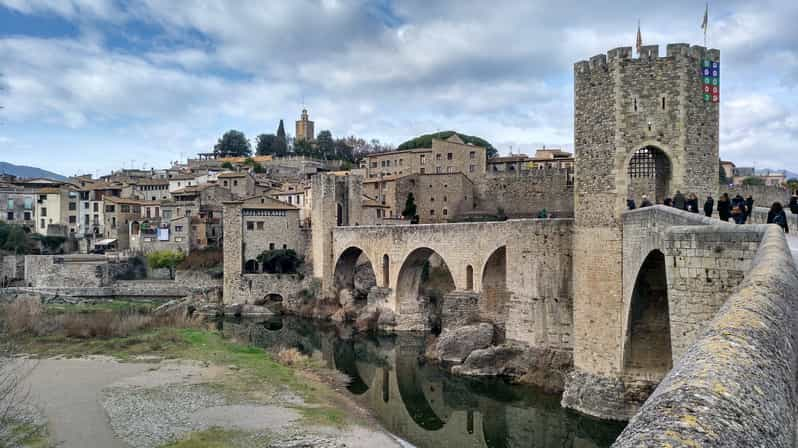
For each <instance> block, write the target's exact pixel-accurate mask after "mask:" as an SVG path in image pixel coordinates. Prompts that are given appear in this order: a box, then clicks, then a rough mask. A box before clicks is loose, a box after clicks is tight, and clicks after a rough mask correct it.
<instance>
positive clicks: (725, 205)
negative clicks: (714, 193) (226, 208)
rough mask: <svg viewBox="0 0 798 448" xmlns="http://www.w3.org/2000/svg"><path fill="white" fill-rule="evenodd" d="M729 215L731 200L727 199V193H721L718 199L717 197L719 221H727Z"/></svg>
mask: <svg viewBox="0 0 798 448" xmlns="http://www.w3.org/2000/svg"><path fill="white" fill-rule="evenodd" d="M730 216H731V201H729V195H728V194H727V193H723V195H722V196H721V197H720V199H718V217H719V218H720V220H721V221H728V220H729V217H730Z"/></svg>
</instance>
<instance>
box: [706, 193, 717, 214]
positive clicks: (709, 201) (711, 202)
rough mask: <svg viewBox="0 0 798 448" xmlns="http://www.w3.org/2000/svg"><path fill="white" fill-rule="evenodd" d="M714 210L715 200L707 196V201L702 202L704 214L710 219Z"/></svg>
mask: <svg viewBox="0 0 798 448" xmlns="http://www.w3.org/2000/svg"><path fill="white" fill-rule="evenodd" d="M713 208H715V200H714V199H712V195H711V194H710V195H708V196H707V201H706V202H704V214H705V215H707V218H711V217H712V209H713Z"/></svg>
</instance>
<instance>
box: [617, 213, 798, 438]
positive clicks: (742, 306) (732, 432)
mask: <svg viewBox="0 0 798 448" xmlns="http://www.w3.org/2000/svg"><path fill="white" fill-rule="evenodd" d="M796 306H798V273H796V269H795V264H794V262H793V258H792V256H791V254H790V251H789V247H788V245H787V241H786V239H785V237H784V235H783V233H782V232H780V231H779V229H778V228H776V227H775V226H770V227H768V228H767V230H766V233H765V236H764V238H763V240H762V243H761V244H760V246H759V249H758V250H757V253H756V257H755V258H754V261H753V265H752V269H751V271H750V272H749V273H748V274H747V275H746V277H745V280H744V281H743V283H741V284H740V287H739V289H738V290H737V291H736V292H735V293H734V294H733V295H732V296H730V297H729V299H728V300H727V301H726V303H725V304H724V305H723V307H722V308H721V310H720V312H718V314H717V315H716V316H715V318H714V319H713V320H712V321H711V322H710V323H709V325H708V327H707V329H706V331H705V332H704V333H703V335H702V336H700V337H699V339H698V340H697V341H696V343H695V344H693V345H692V346H691V347H690V348H689V349H688V351H687V353H686V354H685V355H684V357H682V358H681V359H680V360H679V362H678V364H677V365H676V366H675V367H674V368H673V369H672V370H671V371H670V373H668V375H667V376H666V377H665V379H664V380H663V381H662V383H661V384H660V385H659V386H658V387H657V389H656V390H655V391H654V393H653V394H652V395H651V397H650V398H649V399H648V400H647V401H646V403H645V404H644V405H643V407H642V409H641V410H640V412H639V413H638V414H637V415H635V417H634V418H633V419H632V420H631V421H630V423H629V426H627V428H626V429H625V430H624V432H623V433H622V434H621V436H620V437H619V438H618V440H617V441H616V442H615V444H614V445H613V447H617V448H626V447H641V446H644V447H649V446H650V447H653V446H657V447H661V446H674V447H677V446H684V447H686V446H701V447H743V446H768V447H792V446H794V441H795V436H796V415H795V410H796V404H798V403H797V402H796V400H797V398H796V375H797V374H798V367H797V365H798V355H797V354H796V348H797V347H796V342H797V341H796V329H795V319H796V317H798V308H796Z"/></svg>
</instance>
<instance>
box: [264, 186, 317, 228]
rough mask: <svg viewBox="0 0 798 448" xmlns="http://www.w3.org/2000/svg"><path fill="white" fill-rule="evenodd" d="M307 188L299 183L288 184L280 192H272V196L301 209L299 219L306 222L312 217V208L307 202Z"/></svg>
mask: <svg viewBox="0 0 798 448" xmlns="http://www.w3.org/2000/svg"><path fill="white" fill-rule="evenodd" d="M305 191H306V187H305V186H303V185H302V184H298V183H286V184H283V186H282V188H281V189H280V190H278V191H274V192H271V193H270V194H271V196H272V197H273V198H275V199H277V200H278V201H280V202H285V203H286V204H289V205H293V206H295V207H297V208H298V209H299V219H300V220H301V221H302V222H304V221H305V220H306V219H307V218H309V217H310V207H309V206H307V205H306V201H305Z"/></svg>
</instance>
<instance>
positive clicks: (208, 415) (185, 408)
mask: <svg viewBox="0 0 798 448" xmlns="http://www.w3.org/2000/svg"><path fill="white" fill-rule="evenodd" d="M229 374H231V371H230V370H229V369H228V368H222V367H218V366H209V365H207V364H203V363H197V362H190V361H178V362H174V361H171V362H163V363H161V365H160V367H159V368H158V369H155V370H150V371H147V372H144V373H141V374H139V375H135V376H131V377H127V378H124V379H122V380H120V381H118V382H116V383H114V384H111V385H109V386H107V387H106V388H105V389H104V390H103V396H102V405H103V407H104V408H105V411H106V413H107V414H108V417H109V420H110V425H111V428H112V429H113V431H114V432H115V433H116V435H117V436H118V437H119V438H121V439H122V440H124V441H125V442H127V443H128V444H129V445H130V446H132V447H136V448H155V447H159V446H161V445H164V444H166V443H169V442H174V441H176V440H180V439H183V438H186V437H188V436H189V435H190V433H192V432H196V431H203V430H207V429H210V428H223V429H226V430H237V431H241V432H242V433H244V434H245V435H244V436H243V437H241V438H240V440H237V444H238V445H240V446H242V447H250V446H252V447H273V448H304V447H319V448H342V447H377V446H379V447H399V446H401V445H400V444H399V443H397V441H396V439H394V438H392V437H391V436H389V435H387V434H385V433H382V432H379V431H374V430H371V429H367V428H361V427H351V428H347V429H344V430H337V429H333V428H327V427H308V426H307V425H306V424H304V423H303V421H302V420H301V415H300V414H299V413H298V412H297V411H296V410H294V409H292V408H291V407H289V406H296V405H297V404H301V403H302V401H301V399H299V397H297V396H295V395H293V394H290V393H287V392H284V391H283V392H279V393H275V394H273V395H272V394H269V395H271V396H272V399H270V402H271V401H273V402H271V403H270V404H269V405H264V404H260V403H242V402H230V401H229V400H230V398H229V397H226V396H225V395H224V394H222V393H221V392H220V391H219V388H218V387H214V386H213V383H214V381H216V380H218V379H220V378H223V377H224V376H226V375H229Z"/></svg>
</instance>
